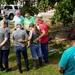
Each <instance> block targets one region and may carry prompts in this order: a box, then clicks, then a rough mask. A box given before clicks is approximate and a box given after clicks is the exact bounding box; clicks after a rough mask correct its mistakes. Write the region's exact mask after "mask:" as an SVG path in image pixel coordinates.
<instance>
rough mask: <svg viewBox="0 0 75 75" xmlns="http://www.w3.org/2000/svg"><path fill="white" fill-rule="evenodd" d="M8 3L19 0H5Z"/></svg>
mask: <svg viewBox="0 0 75 75" xmlns="http://www.w3.org/2000/svg"><path fill="white" fill-rule="evenodd" d="M5 1H6V3H7V4H13V3H14V1H17V0H5Z"/></svg>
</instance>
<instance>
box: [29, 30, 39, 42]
mask: <svg viewBox="0 0 75 75" xmlns="http://www.w3.org/2000/svg"><path fill="white" fill-rule="evenodd" d="M31 33H32V38H31V40H30V42H31V43H35V42H34V40H35V39H36V38H38V37H39V35H40V32H38V33H36V32H35V31H33V30H31V31H30V33H29V35H30V34H31ZM37 43H39V41H38V42H37Z"/></svg>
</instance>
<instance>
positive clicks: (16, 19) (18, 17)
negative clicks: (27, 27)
mask: <svg viewBox="0 0 75 75" xmlns="http://www.w3.org/2000/svg"><path fill="white" fill-rule="evenodd" d="M11 22H14V23H15V24H14V28H15V29H16V25H17V24H21V28H22V29H23V28H24V26H23V22H24V17H23V16H22V15H21V14H20V11H16V13H15V16H14V18H13V20H12V21H11Z"/></svg>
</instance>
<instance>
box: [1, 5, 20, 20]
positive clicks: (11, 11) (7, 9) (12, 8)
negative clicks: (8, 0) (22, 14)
mask: <svg viewBox="0 0 75 75" xmlns="http://www.w3.org/2000/svg"><path fill="white" fill-rule="evenodd" d="M17 10H18V11H19V7H18V6H17V5H5V6H4V7H3V10H1V12H0V14H1V15H0V16H4V15H7V16H8V18H9V19H10V20H12V19H13V17H14V15H15V12H16V11H17Z"/></svg>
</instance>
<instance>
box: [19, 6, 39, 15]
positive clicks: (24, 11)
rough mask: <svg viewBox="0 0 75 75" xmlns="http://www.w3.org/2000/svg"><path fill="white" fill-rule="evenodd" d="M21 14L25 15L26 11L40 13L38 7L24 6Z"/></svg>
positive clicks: (31, 13)
mask: <svg viewBox="0 0 75 75" xmlns="http://www.w3.org/2000/svg"><path fill="white" fill-rule="evenodd" d="M20 12H21V14H22V15H23V16H24V15H25V13H30V15H34V14H38V9H37V8H36V7H30V6H23V7H22V8H21V9H20Z"/></svg>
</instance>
